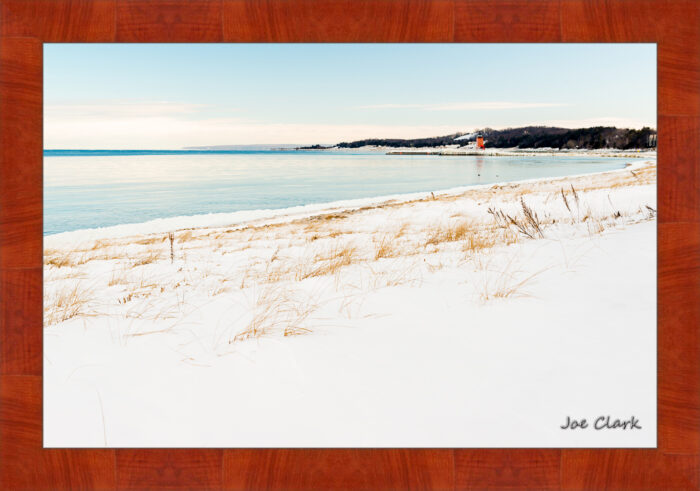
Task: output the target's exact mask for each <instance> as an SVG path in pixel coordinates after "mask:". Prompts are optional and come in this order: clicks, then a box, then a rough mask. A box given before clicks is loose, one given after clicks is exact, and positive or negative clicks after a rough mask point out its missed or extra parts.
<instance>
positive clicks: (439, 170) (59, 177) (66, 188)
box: [44, 151, 629, 235]
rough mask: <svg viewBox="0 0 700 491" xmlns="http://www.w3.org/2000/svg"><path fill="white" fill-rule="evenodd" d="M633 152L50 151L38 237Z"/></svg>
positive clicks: (552, 167) (502, 176)
mask: <svg viewBox="0 0 700 491" xmlns="http://www.w3.org/2000/svg"><path fill="white" fill-rule="evenodd" d="M627 162H629V159H621V158H595V157H567V156H557V157H551V156H541V157H474V156H454V157H448V156H428V155H420V156H405V155H383V154H376V153H371V154H369V153H367V154H358V153H347V154H342V153H327V152H301V151H275V152H273V151H228V152H168V153H166V154H164V153H163V152H128V151H126V152H124V151H122V152H115V151H70V152H65V151H46V152H45V155H44V234H45V235H48V234H55V233H59V232H67V231H72V230H78V229H84V228H97V227H107V226H111V225H119V224H126V223H139V222H145V221H148V220H152V219H155V218H166V217H174V216H187V215H198V214H205V213H224V212H234V211H241V210H255V209H279V208H288V207H291V206H298V205H306V204H314V203H327V202H331V201H338V200H345V199H355V198H370V197H376V196H386V195H392V194H401V193H414V192H424V191H436V190H441V189H449V188H454V187H459V186H468V185H475V184H489V183H495V182H502V181H516V180H522V179H532V178H538V177H555V176H565V175H572V174H584V173H590V172H600V171H605V170H612V169H618V168H621V167H624V165H625V163H627Z"/></svg>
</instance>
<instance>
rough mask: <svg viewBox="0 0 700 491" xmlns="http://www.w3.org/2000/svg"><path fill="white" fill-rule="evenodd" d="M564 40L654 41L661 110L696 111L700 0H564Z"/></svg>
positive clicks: (668, 112) (699, 112)
mask: <svg viewBox="0 0 700 491" xmlns="http://www.w3.org/2000/svg"><path fill="white" fill-rule="evenodd" d="M561 9H562V10H561V31H562V41H564V42H656V43H658V46H657V57H658V63H657V67H658V83H659V86H658V96H659V102H658V107H659V115H685V116H700V29H698V27H697V26H698V25H700V2H697V1H695V0H680V1H678V0H675V1H664V0H638V1H633V2H632V1H624V0H617V1H610V0H562V2H561Z"/></svg>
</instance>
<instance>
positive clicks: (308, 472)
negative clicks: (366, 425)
mask: <svg viewBox="0 0 700 491" xmlns="http://www.w3.org/2000/svg"><path fill="white" fill-rule="evenodd" d="M453 469H454V461H453V451H452V450H449V449H448V450H441V449H440V450H425V449H394V450H387V449H362V450H357V449H325V450H321V449H307V450H304V449H298V450H284V449H264V450H226V452H225V454H224V487H225V489H228V490H241V491H244V490H250V489H268V490H285V491H297V490H298V491H303V490H324V491H325V490H327V491H336V490H347V491H355V490H356V491H360V490H375V489H376V490H391V489H411V490H445V489H452V487H453V483H454V476H453Z"/></svg>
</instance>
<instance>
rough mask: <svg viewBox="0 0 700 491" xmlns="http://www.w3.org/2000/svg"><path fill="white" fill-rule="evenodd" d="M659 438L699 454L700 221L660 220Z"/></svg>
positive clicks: (666, 447)
mask: <svg viewBox="0 0 700 491" xmlns="http://www.w3.org/2000/svg"><path fill="white" fill-rule="evenodd" d="M658 247H659V265H658V268H659V269H658V282H659V328H658V344H659V348H658V353H659V359H658V371H659V385H658V386H659V394H658V411H659V418H658V423H659V441H658V448H659V449H660V450H661V451H663V452H664V453H667V454H668V453H687V454H695V455H698V454H699V453H700V377H698V360H700V223H699V222H689V223H662V224H659V245H658Z"/></svg>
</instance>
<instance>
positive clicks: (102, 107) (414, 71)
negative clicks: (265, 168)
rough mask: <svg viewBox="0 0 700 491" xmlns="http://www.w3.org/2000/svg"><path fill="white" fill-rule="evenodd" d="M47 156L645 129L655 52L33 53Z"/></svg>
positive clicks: (325, 47) (202, 47) (212, 49)
mask: <svg viewBox="0 0 700 491" xmlns="http://www.w3.org/2000/svg"><path fill="white" fill-rule="evenodd" d="M44 46H45V48H44V77H45V79H44V91H45V97H44V103H45V147H46V148H181V147H185V146H193V145H227V144H232V145H233V144H260V143H335V142H337V141H347V140H354V139H358V138H366V137H371V136H376V137H405V138H412V137H419V136H435V135H440V134H447V133H451V132H455V131H469V130H472V129H474V128H479V127H485V126H490V127H494V128H502V127H508V126H521V125H529V124H546V125H557V126H566V127H580V126H593V125H616V126H629V127H641V126H643V125H647V126H653V127H655V126H656V45H654V44H46V45H44Z"/></svg>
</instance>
